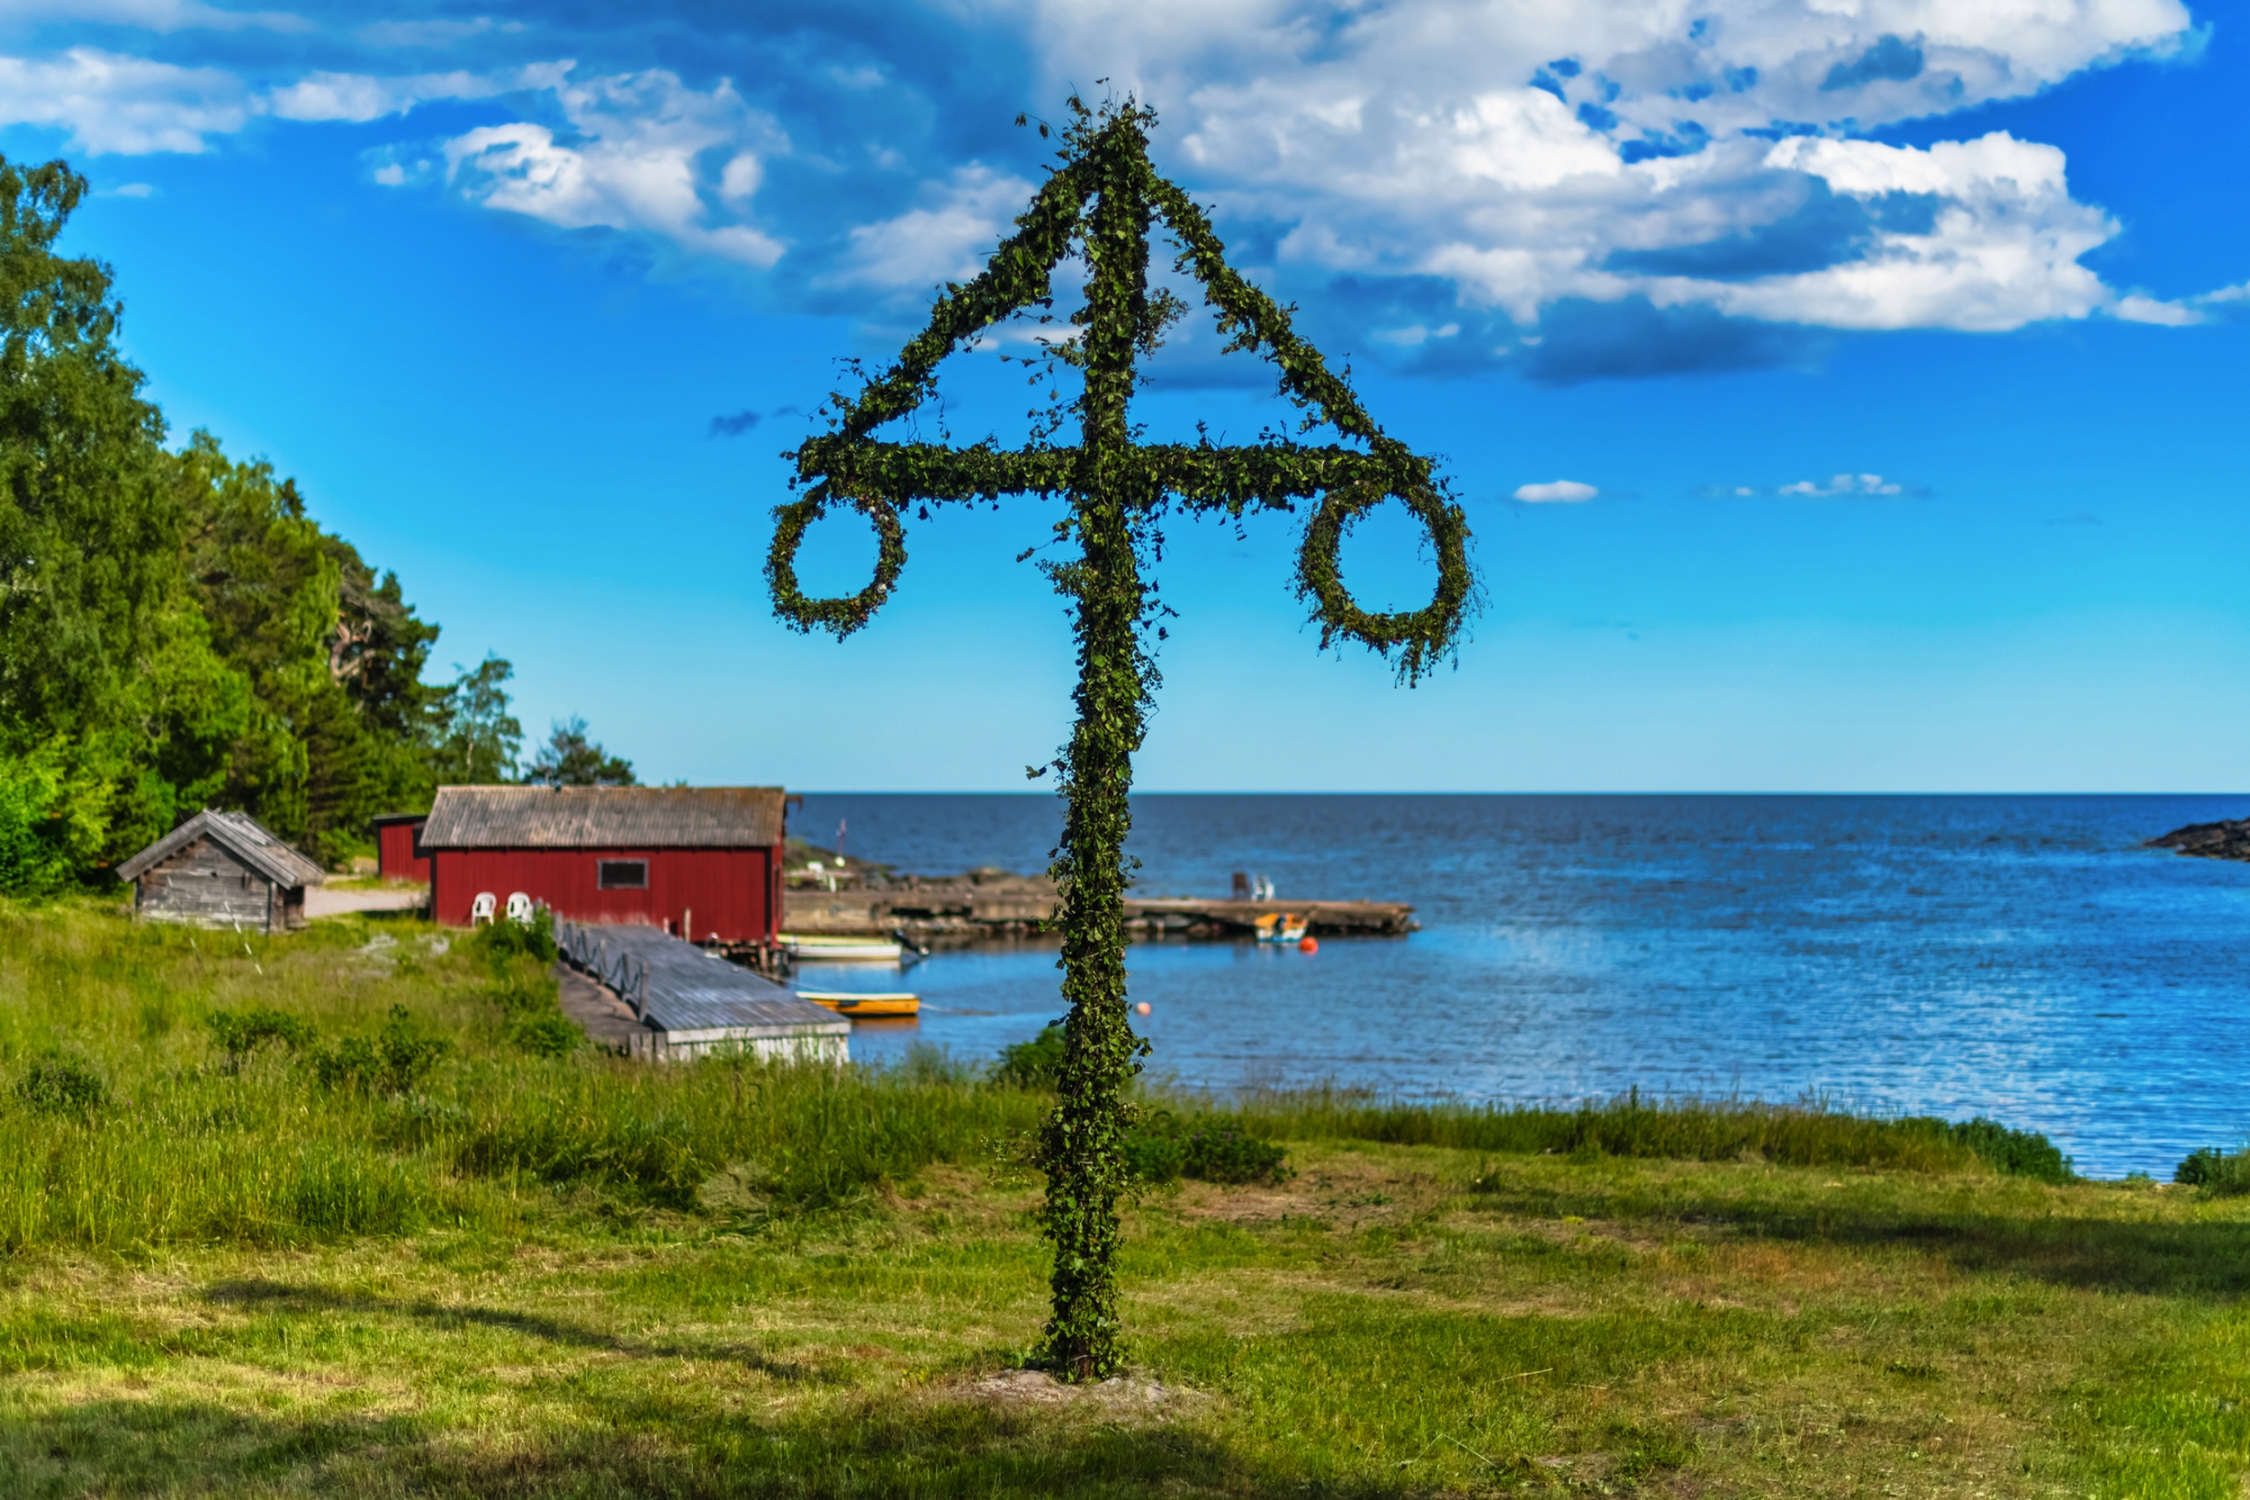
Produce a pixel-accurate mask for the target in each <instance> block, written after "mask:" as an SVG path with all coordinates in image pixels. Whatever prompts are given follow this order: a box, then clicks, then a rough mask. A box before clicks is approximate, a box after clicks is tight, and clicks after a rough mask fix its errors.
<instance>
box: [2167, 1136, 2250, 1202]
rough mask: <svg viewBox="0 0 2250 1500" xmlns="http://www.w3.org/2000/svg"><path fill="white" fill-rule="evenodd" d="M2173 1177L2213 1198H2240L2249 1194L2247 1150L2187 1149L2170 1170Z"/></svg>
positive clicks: (2249, 1167)
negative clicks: (2185, 1156) (2177, 1163)
mask: <svg viewBox="0 0 2250 1500" xmlns="http://www.w3.org/2000/svg"><path fill="white" fill-rule="evenodd" d="M2172 1180H2173V1181H2174V1182H2178V1183H2184V1184H2186V1185H2187V1186H2189V1187H2199V1188H2201V1189H2203V1191H2204V1192H2206V1193H2208V1194H2210V1195H2211V1196H2212V1197H2214V1198H2239V1197H2241V1196H2242V1195H2243V1194H2244V1193H2250V1151H2233V1152H2227V1151H2221V1150H2220V1149H2219V1148H2218V1147H2216V1146H2204V1147H2201V1148H2199V1149H2198V1150H2194V1151H2190V1152H2189V1153H2188V1154H2187V1159H2186V1160H2184V1161H2182V1162H2181V1163H2180V1164H2179V1166H2178V1167H2176V1168H2174V1169H2173V1172H2172Z"/></svg>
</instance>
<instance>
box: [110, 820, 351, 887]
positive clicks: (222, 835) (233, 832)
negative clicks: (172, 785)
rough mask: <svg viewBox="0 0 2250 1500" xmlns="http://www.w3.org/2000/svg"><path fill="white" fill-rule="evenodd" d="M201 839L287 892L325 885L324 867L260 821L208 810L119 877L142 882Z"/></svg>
mask: <svg viewBox="0 0 2250 1500" xmlns="http://www.w3.org/2000/svg"><path fill="white" fill-rule="evenodd" d="M200 838H208V839H209V840H211V842H213V843H214V844H217V845H218V846H219V847H221V848H222V849H225V850H226V851H227V852H228V853H229V854H232V855H233V856H234V857H235V858H236V859H239V860H241V861H242V862H243V863H244V864H246V865H248V866H249V867H250V868H251V869H253V870H255V871H256V872H257V873H258V874H260V875H262V876H264V877H265V878H266V879H268V880H270V881H272V882H273V883H274V884H275V885H278V886H281V887H282V888H283V889H285V890H294V889H296V888H297V887H298V886H301V885H319V884H320V883H321V880H322V876H321V870H320V866H319V865H317V864H314V863H313V862H312V861H311V860H309V859H307V858H306V857H305V856H304V855H302V854H299V853H298V852H297V851H296V850H294V849H292V848H290V847H289V846H288V845H287V844H285V843H283V842H282V841H281V840H280V839H278V838H276V837H274V836H273V835H272V834H271V833H269V832H267V831H266V829H265V827H264V826H263V825H261V824H260V823H259V822H258V820H257V819H256V818H253V817H251V816H250V815H249V814H248V813H244V812H218V811H215V810H213V809H211V808H208V807H207V808H205V809H204V810H203V811H201V812H199V813H197V814H196V815H195V816H194V817H192V818H190V819H188V820H187V821H186V822H185V823H182V824H181V825H180V826H179V827H177V828H175V829H173V830H172V831H171V832H170V833H167V834H166V835H164V837H162V838H160V839H158V840H157V841H156V842H155V843H153V844H151V845H149V846H148V847H147V848H146V849H143V850H142V851H141V852H140V853H138V854H136V855H134V856H133V857H132V858H131V859H128V860H126V861H125V862H123V863H122V864H120V865H119V866H118V867H117V873H118V876H119V878H121V879H124V880H138V879H140V878H141V874H142V872H143V871H145V870H147V869H148V868H149V867H150V866H152V865H155V864H158V863H161V862H162V861H164V860H167V859H170V858H171V857H172V856H173V855H174V854H176V853H178V852H179V851H180V850H182V849H185V848H186V847H187V846H188V845H190V844H192V843H194V842H195V841H196V840H197V839H200Z"/></svg>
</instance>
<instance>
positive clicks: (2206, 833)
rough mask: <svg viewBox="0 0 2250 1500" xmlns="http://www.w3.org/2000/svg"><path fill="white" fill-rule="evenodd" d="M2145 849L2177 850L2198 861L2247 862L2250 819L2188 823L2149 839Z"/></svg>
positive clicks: (2249, 856) (2249, 851) (2248, 856)
mask: <svg viewBox="0 0 2250 1500" xmlns="http://www.w3.org/2000/svg"><path fill="white" fill-rule="evenodd" d="M2142 847H2143V848H2146V849H2177V850H2179V851H2180V853H2182V854H2192V855H2194V856H2195V857H2196V858H2197V859H2250V818H2232V819H2228V820H2227V821H2225V822H2220V823H2190V824H2188V826H2187V827H2185V828H2175V829H2173V830H2172V831H2171V832H2170V833H2167V834H2165V835H2164V836H2163V837H2161V838H2153V839H2150V840H2149V841H2148V842H2147V843H2146V844H2144V845H2142Z"/></svg>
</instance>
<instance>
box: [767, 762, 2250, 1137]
mask: <svg viewBox="0 0 2250 1500" xmlns="http://www.w3.org/2000/svg"><path fill="white" fill-rule="evenodd" d="M2246 810H2250V798H2245V797H2241V796H2231V797H2228V796H2208V797H1731V796H1730V797H1677V796H1647V797H1636V796H1619V797H1575V796H1558V797H1499V796H1496V797H1478V796H1326V797H1310V796H1219V795H1213V796H1149V797H1140V798H1136V799H1135V801H1134V819H1135V821H1134V833H1133V841H1132V852H1133V853H1134V854H1135V855H1136V856H1137V857H1138V858H1139V859H1140V861H1141V870H1140V872H1139V875H1138V877H1137V881H1138V885H1137V888H1138V889H1139V890H1141V891H1143V892H1147V893H1150V894H1197V895H1213V896H1217V895H1224V894H1225V893H1226V892H1227V890H1228V888H1229V878H1230V875H1231V873H1232V872H1233V871H1236V870H1246V871H1256V872H1260V873H1264V874H1266V875H1269V876H1270V877H1271V878H1272V879H1273V880H1274V882H1275V884H1276V886H1277V887H1278V890H1279V894H1280V895H1281V896H1282V897H1283V898H1284V899H1286V898H1288V897H1291V896H1302V897H1305V898H1308V899H1309V898H1316V897H1322V898H1346V897H1371V898H1378V899H1391V900H1404V901H1410V902H1412V903H1414V905H1415V906H1416V908H1417V909H1418V914H1419V917H1420V920H1421V922H1422V924H1423V930H1422V931H1420V932H1418V933H1415V934H1414V935H1413V936H1411V937H1408V938H1405V939H1359V940H1330V941H1324V942H1323V943H1322V944H1321V947H1320V951H1319V952H1318V953H1317V954H1312V955H1306V954H1300V953H1297V952H1295V951H1294V950H1284V951H1274V950H1271V949H1259V948H1257V947H1255V946H1253V945H1248V944H1233V943H1184V942H1173V943H1148V944H1138V945H1136V946H1135V947H1134V948H1133V949H1132V950H1131V952H1130V956H1129V960H1128V966H1129V969H1130V973H1131V983H1132V998H1133V1000H1134V1001H1136V1002H1139V1001H1147V1002H1148V1003H1149V1005H1150V1009H1151V1013H1150V1014H1149V1015H1148V1016H1147V1017H1145V1018H1137V1019H1136V1023H1135V1024H1136V1026H1137V1027H1138V1028H1139V1029H1140V1030H1141V1031H1142V1032H1143V1033H1144V1034H1145V1035H1147V1036H1148V1037H1149V1038H1150V1040H1151V1041H1152V1042H1153V1043H1154V1044H1155V1048H1156V1051H1155V1055H1154V1057H1153V1058H1152V1059H1151V1060H1150V1067H1151V1069H1152V1071H1153V1072H1154V1073H1155V1074H1157V1075H1158V1076H1159V1077H1169V1078H1172V1079H1174V1080H1176V1081H1177V1082H1179V1083H1180V1084H1183V1085H1186V1086H1188V1087H1192V1088H1198V1089H1207V1090H1213V1091H1220V1092H1224V1091H1228V1090H1233V1089H1239V1088H1243V1087H1246V1086H1255V1085H1266V1086H1287V1085H1297V1084H1308V1083H1319V1082H1324V1081H1334V1082H1337V1083H1342V1084H1351V1085H1363V1086H1366V1087H1369V1088H1373V1089H1376V1090H1379V1091H1381V1092H1384V1093H1387V1094H1395V1095H1400V1096H1408V1097H1427V1096H1438V1095H1450V1096H1456V1097H1461V1098H1468V1099H1507V1100H1528V1099H1578V1098H1584V1097H1588V1096H1606V1095H1609V1094H1614V1093H1616V1092H1618V1091H1620V1090H1623V1089H1625V1088H1627V1087H1629V1086H1638V1087H1640V1088H1641V1089H1643V1090H1654V1091H1658V1092H1700V1093H1714V1092H1716V1093H1730V1094H1741V1095H1745V1096H1754V1097H1758V1098H1763V1099H1772V1100H1792V1099H1797V1098H1801V1097H1804V1096H1808V1095H1821V1096H1826V1097H1827V1098H1830V1099H1832V1100H1835V1101H1839V1102H1842V1103H1848V1104H1851V1105H1854V1106H1858V1107H1863V1108H1871V1109H1876V1110H1898V1111H1905V1112H1911V1113H1918V1114H1919V1113H1930V1114H1939V1115H1945V1116H1948V1117H1950V1118H1955V1119H1961V1118H1967V1117H1969V1116H1971V1115H1978V1114H1985V1115H1991V1116H1993V1117H1995V1118H1997V1119H2001V1120H2004V1121H2006V1122H2008V1123H2010V1124H2015V1125H2022V1126H2029V1127H2032V1128H2035V1129H2039V1130H2043V1131H2045V1132H2046V1133H2047V1134H2048V1135H2050V1136H2051V1137H2053V1138H2054V1139H2055V1140H2056V1141H2057V1142H2058V1143H2059V1144H2060V1145H2061V1146H2062V1147H2063V1149H2064V1150H2065V1151H2067V1152H2069V1153H2071V1154H2072V1155H2073V1156H2074V1157H2075V1158H2076V1160H2077V1164H2078V1167H2079V1170H2081V1171H2083V1172H2087V1173H2089V1174H2091V1175H2097V1176H2121V1175H2123V1174H2124V1173H2126V1172H2129V1171H2147V1172H2151V1173H2154V1174H2157V1175H2158V1176H2165V1175H2168V1174H2169V1172H2170V1170H2171V1168H2172V1166H2173V1164H2174V1163H2175V1162H2177V1161H2178V1160H2179V1158H2180V1157H2181V1156H2182V1155H2184V1154H2185V1153H2186V1152H2187V1151H2188V1150H2190V1149H2192V1148H2194V1147H2196V1146H2200V1145H2208V1144H2233V1143H2239V1142H2241V1141H2243V1140H2244V1139H2245V1137H2246V1136H2250V1036H2246V1030H2250V1028H2246V1027H2245V1026H2244V1024H2243V1017H2244V1012H2245V1010H2246V1009H2250V1006H2246V1004H2245V1001H2246V1000H2250V984H2246V976H2250V964H2246V958H2250V865H2245V864H2235V863H2230V862H2222V861H2216V860H2199V859H2182V858H2179V857H2177V856H2175V855H2172V854H2170V853H2168V852H2165V851H2159V850H2148V849H2143V848H2140V847H2139V844H2140V842H2141V840H2143V839H2145V838H2148V837H2150V836H2152V835H2154V834H2158V833H2162V832H2164V831H2166V830H2168V829H2170V828H2173V827H2176V826H2178V825H2179V824H2182V823H2189V822H2200V821H2204V820H2207V819H2213V818H2220V817H2238V816H2242V815H2243V814H2244V812H2245V811H2246ZM840 818H842V819H848V820H849V826H850V832H849V835H848V843H847V853H849V854H852V855H854V856H860V857H865V858H868V859H874V860H881V861H885V862H888V863H891V864H894V865H896V866H898V867H900V868H902V869H908V870H917V871H928V872H950V871H958V870H962V869H967V868H970V867H972V866H975V865H981V864H996V865H1001V866H1004V867H1006V868H1009V869H1015V870H1033V869H1039V868H1043V867H1044V866H1045V864H1046V861H1047V854H1048V850H1049V849H1050V848H1051V847H1052V845H1053V842H1054V836H1055V832H1056V829H1057V827H1058V817H1057V809H1056V805H1055V803H1054V801H1053V799H1052V798H1049V797H1044V796H1037V795H1030V796H922V795H857V794H853V795H811V796H808V797H807V798H806V799H805V807H804V811H803V813H802V814H801V815H798V816H797V817H796V818H794V819H793V821H792V825H791V826H792V830H793V831H794V832H798V833H800V834H804V835H807V836H810V837H811V838H813V839H814V841H815V842H819V843H828V842H831V841H832V838H833V834H834V830H835V827H836V823H837V821H838V820H839V819H840ZM1054 961H1055V952H1054V949H1053V948H1052V947H1051V946H1040V945H1036V944H1027V945H1023V946H1021V947H1014V948H1002V949H985V950H981V951H973V952H969V953H958V954H940V955H938V956H936V957H934V958H932V959H931V960H929V961H928V962H927V963H925V964H922V965H919V966H917V967H915V968H913V969H912V970H910V971H909V973H910V975H911V987H912V988H914V989H915V990H917V991H919V992H920V993H921V995H922V996H923V999H924V1004H925V1007H926V1010H925V1015H924V1017H923V1019H922V1020H921V1021H920V1022H918V1023H895V1024H893V1025H891V1026H887V1027H880V1028H878V1027H877V1026H874V1025H862V1026H860V1027H858V1028H857V1029H856V1030H855V1032H854V1035H853V1040H852V1050H853V1055H854V1056H855V1057H859V1058H868V1059H882V1058H887V1057H894V1056H896V1055H898V1054H900V1053H901V1052H903V1051H904V1049H905V1048H906V1047H907V1046H909V1045H911V1044H912V1043H913V1042H915V1041H923V1042H931V1043H936V1044H938V1045H941V1046H945V1047H948V1048H950V1049H952V1050H953V1051H954V1052H956V1053H957V1054H961V1055H964V1056H977V1057H984V1056H989V1055H991V1054H992V1053H993V1052H995V1051H996V1050H997V1049H998V1048H999V1047H1001V1046H1002V1045H1004V1044H1006V1043H1008V1042H1012V1041H1017V1040H1020V1039H1022V1038H1024V1037H1028V1036H1030V1035H1032V1034H1034V1033H1035V1032H1037V1030H1038V1029H1039V1027H1040V1025H1041V1024H1043V1023H1044V1022H1046V1021H1048V1020H1051V1019H1053V1018H1055V1017H1056V1016H1057V1015H1058V1014H1059V1012H1060V1001H1059V999H1058V996H1057V974H1056V971H1055V969H1054ZM804 978H805V981H806V982H808V983H810V982H813V981H815V980H816V979H817V982H818V983H819V984H821V985H822V986H823V987H831V986H832V987H839V988H845V987H856V988H891V987H895V986H897V985H898V983H899V982H900V981H899V975H898V974H897V973H896V972H895V971H894V972H888V973H883V972H876V973H869V972H866V971H860V972H858V973H854V972H852V971H850V970H847V969H843V968H841V967H840V966H831V967H830V968H829V971H828V972H826V973H823V974H818V975H816V974H815V973H814V972H813V971H812V970H811V969H809V968H808V969H807V970H806V971H805V974H804Z"/></svg>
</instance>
